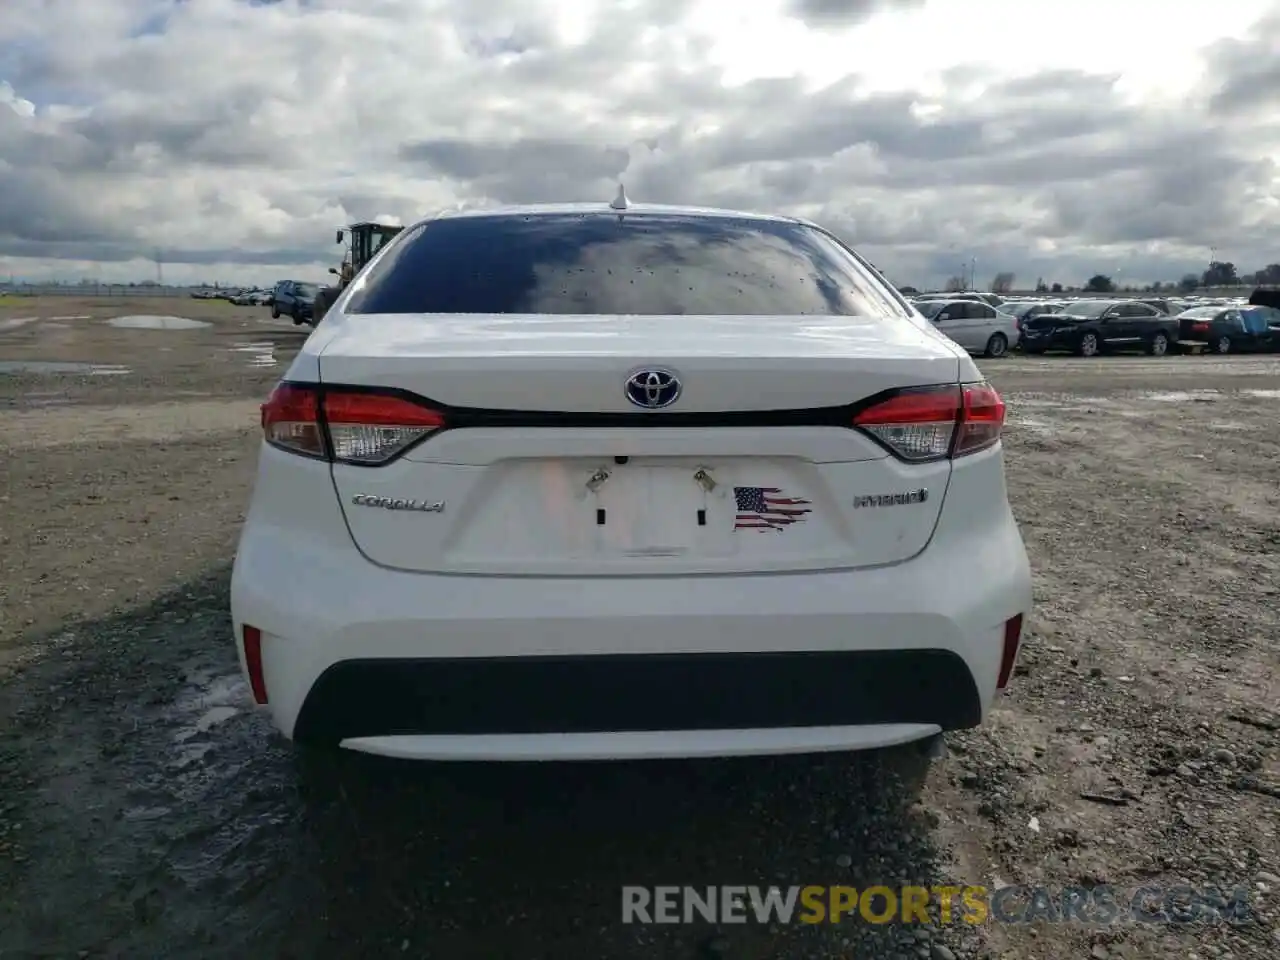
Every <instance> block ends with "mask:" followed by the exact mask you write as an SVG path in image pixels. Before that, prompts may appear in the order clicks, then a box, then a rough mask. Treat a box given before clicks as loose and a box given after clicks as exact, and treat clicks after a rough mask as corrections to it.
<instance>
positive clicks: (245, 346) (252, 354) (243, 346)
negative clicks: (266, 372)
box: [231, 340, 276, 367]
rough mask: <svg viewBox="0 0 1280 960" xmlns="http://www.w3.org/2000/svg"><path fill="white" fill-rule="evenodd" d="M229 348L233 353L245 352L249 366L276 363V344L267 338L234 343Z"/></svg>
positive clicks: (272, 365)
mask: <svg viewBox="0 0 1280 960" xmlns="http://www.w3.org/2000/svg"><path fill="white" fill-rule="evenodd" d="M231 349H232V350H233V351H234V352H235V353H247V354H248V355H249V366H251V367H274V366H275V365H276V355H275V349H276V345H275V344H274V343H272V342H271V341H269V340H264V341H260V342H253V343H235V344H233V345H232V347H231Z"/></svg>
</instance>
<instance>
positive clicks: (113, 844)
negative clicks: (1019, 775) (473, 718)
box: [0, 566, 946, 958]
mask: <svg viewBox="0 0 1280 960" xmlns="http://www.w3.org/2000/svg"><path fill="white" fill-rule="evenodd" d="M228 578H229V567H225V566H224V567H222V568H220V569H218V570H215V571H213V572H211V573H210V574H209V575H207V576H205V577H202V578H200V579H199V580H196V581H193V582H191V583H187V584H184V585H183V586H181V587H179V588H178V589H176V590H174V591H173V592H171V593H170V594H168V595H167V596H164V597H162V598H160V599H159V600H158V601H156V602H155V603H154V604H152V605H150V606H148V607H145V608H141V609H137V610H133V611H130V612H128V613H125V614H121V615H117V616H114V617H111V618H107V619H103V620H99V621H93V622H86V623H83V624H79V625H75V626H69V627H68V628H67V629H65V630H63V631H60V632H59V633H57V634H55V635H53V636H49V637H45V638H42V639H41V640H39V641H38V644H39V646H40V647H41V649H42V651H43V652H42V655H41V657H40V659H39V660H38V661H37V662H36V663H34V664H33V665H32V666H30V667H28V668H27V669H26V670H25V671H24V672H23V673H21V674H19V675H17V676H16V677H12V678H10V679H9V681H8V682H6V683H4V684H3V685H0V784H3V785H4V786H2V787H0V955H10V953H9V951H12V955H21V956H31V955H45V954H46V952H47V953H48V954H54V955H58V956H67V955H70V956H74V955H76V954H77V953H78V952H79V951H88V953H87V954H82V955H88V956H160V955H164V956H169V957H184V956H199V957H202V958H212V957H221V956H227V957H232V956H235V957H238V958H239V957H243V956H245V955H251V956H278V957H289V956H297V957H310V958H324V957H330V956H332V957H346V958H350V957H363V956H379V957H382V956H388V955H401V956H448V957H467V956H477V957H481V956H483V957H501V956H517V955H518V956H521V957H539V956H548V957H549V956H576V955H582V956H599V957H632V956H634V957H642V956H643V957H652V956H663V957H680V956H690V957H693V956H705V955H712V956H718V955H728V956H732V957H757V956H758V957H766V956H767V957H789V956H813V955H824V954H825V955H833V956H839V955H848V956H879V955H892V954H893V953H894V951H895V950H899V951H905V952H906V954H907V955H912V954H914V953H915V952H916V949H917V948H919V947H921V946H922V945H923V944H924V942H925V941H926V939H928V938H929V937H930V936H933V937H939V938H942V937H945V936H946V934H945V933H940V932H939V933H934V934H930V933H928V932H927V931H920V930H905V929H902V928H901V927H898V926H896V925H886V924H870V923H867V922H866V921H865V920H861V919H859V918H857V917H856V916H855V917H853V918H851V919H846V920H845V921H844V922H843V923H842V924H840V925H831V924H818V925H813V924H801V923H797V922H793V923H789V924H779V923H776V922H775V923H773V924H767V923H757V922H755V921H754V920H753V921H751V922H748V923H746V924H737V925H735V924H723V925H719V926H716V925H712V924H708V923H706V922H704V921H700V920H699V921H696V922H694V923H690V924H675V925H653V926H644V925H627V924H624V923H622V887H623V886H624V885H640V886H649V887H652V886H655V885H672V886H690V887H698V888H701V887H706V886H709V885H716V886H726V885H761V886H768V885H771V884H777V885H780V886H782V887H787V886H789V885H793V884H795V885H807V884H818V885H835V884H846V885H852V886H855V887H857V888H859V889H861V888H865V887H866V886H869V885H873V884H886V885H888V886H890V887H896V886H900V885H903V884H910V883H921V884H929V883H931V882H937V881H938V879H939V873H938V871H939V869H940V868H939V865H938V851H937V850H935V848H934V846H933V842H932V839H931V836H930V829H929V827H930V825H929V822H928V818H927V816H926V815H924V814H923V813H922V811H921V810H920V809H919V806H918V804H917V803H916V795H917V793H918V790H919V787H920V777H921V775H922V774H923V770H924V764H923V761H921V760H919V759H918V751H914V750H894V751H886V752H882V753H874V754H861V755H832V756H826V757H790V758H765V759H742V760H732V761H712V762H708V761H692V762H642V763H588V764H577V765H568V764H516V765H493V764H415V763H406V762H397V761H389V760H381V759H378V758H371V757H359V756H355V755H344V756H343V757H341V758H340V759H338V760H337V761H336V762H335V761H332V760H331V761H329V762H326V763H322V764H315V763H304V762H302V761H301V760H300V757H299V754H298V752H297V751H295V749H294V748H293V747H292V746H291V745H290V744H288V743H286V742H284V741H283V740H282V739H281V738H279V737H278V736H277V735H276V734H275V733H274V731H273V729H272V728H271V726H270V724H269V722H268V721H267V719H266V718H265V717H264V716H263V715H262V714H260V713H258V712H257V711H255V710H254V709H253V708H252V706H251V705H250V704H249V702H248V696H247V693H246V691H245V688H244V685H243V683H242V681H241V680H240V678H239V675H238V671H237V667H236V661H235V652H234V649H233V647H232V646H231V643H230V639H229V637H230V626H229V623H228V619H227V614H226V609H227V600H226V590H227V582H228ZM9 911H13V915H12V916H8V917H5V916H4V914H5V913H7V912H9ZM926 952H927V948H926Z"/></svg>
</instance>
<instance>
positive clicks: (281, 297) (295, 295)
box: [271, 280, 320, 325]
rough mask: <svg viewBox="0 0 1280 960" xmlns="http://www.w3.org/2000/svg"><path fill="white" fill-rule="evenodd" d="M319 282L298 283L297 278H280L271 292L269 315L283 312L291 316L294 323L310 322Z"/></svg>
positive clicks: (277, 314)
mask: <svg viewBox="0 0 1280 960" xmlns="http://www.w3.org/2000/svg"><path fill="white" fill-rule="evenodd" d="M319 292H320V286H319V284H315V283H299V282H298V281H297V280H281V281H280V282H279V283H277V284H276V288H275V290H274V291H272V294H271V317H272V319H275V318H277V317H279V316H280V315H281V314H283V315H284V316H286V317H292V318H293V322H294V324H295V325H297V324H302V323H310V322H311V317H312V309H313V308H314V306H315V302H316V294H317V293H319Z"/></svg>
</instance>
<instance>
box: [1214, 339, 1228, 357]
mask: <svg viewBox="0 0 1280 960" xmlns="http://www.w3.org/2000/svg"><path fill="white" fill-rule="evenodd" d="M1213 352H1214V353H1230V352H1231V338H1230V337H1219V338H1218V339H1217V340H1215V341H1214V342H1213Z"/></svg>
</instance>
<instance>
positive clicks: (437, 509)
mask: <svg viewBox="0 0 1280 960" xmlns="http://www.w3.org/2000/svg"><path fill="white" fill-rule="evenodd" d="M351 502H352V503H353V504H355V505H356V506H357V507H378V508H380V509H382V510H412V511H414V512H417V513H444V501H443V500H437V501H435V502H431V501H428V500H409V499H406V498H403V497H379V496H375V495H374V494H372V493H357V494H356V495H355V496H354V497H352V498H351Z"/></svg>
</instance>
